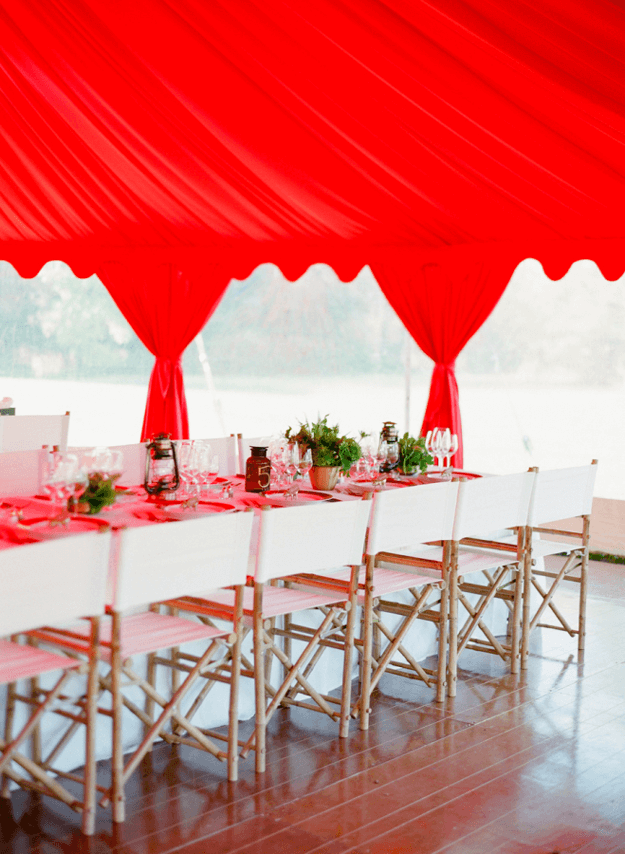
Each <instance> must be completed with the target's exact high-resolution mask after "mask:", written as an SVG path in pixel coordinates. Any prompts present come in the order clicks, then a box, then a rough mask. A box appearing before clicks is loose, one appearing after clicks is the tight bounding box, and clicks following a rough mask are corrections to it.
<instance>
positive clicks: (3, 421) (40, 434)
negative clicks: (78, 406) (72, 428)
mask: <svg viewBox="0 0 625 854" xmlns="http://www.w3.org/2000/svg"><path fill="white" fill-rule="evenodd" d="M68 431H69V412H66V413H65V414H64V415H3V416H0V451H2V453H5V452H6V451H35V450H40V449H41V446H42V445H58V446H59V448H60V450H61V451H66V450H67V434H68Z"/></svg>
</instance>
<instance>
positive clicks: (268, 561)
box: [254, 501, 371, 583]
mask: <svg viewBox="0 0 625 854" xmlns="http://www.w3.org/2000/svg"><path fill="white" fill-rule="evenodd" d="M370 510H371V502H370V501H341V502H336V503H334V502H321V501H320V502H316V503H314V504H313V503H311V504H305V505H302V506H299V507H285V508H280V509H278V510H276V509H267V510H263V512H262V513H261V520H260V534H259V540H258V549H257V553H256V572H255V576H254V577H255V579H256V581H258V582H261V583H263V582H265V581H270V580H271V579H272V578H282V577H283V576H285V575H292V574H293V573H295V572H297V573H308V572H314V573H318V574H325V572H326V571H328V570H332V569H336V568H337V567H342V566H357V565H359V564H360V563H361V562H362V556H363V551H364V545H365V534H366V530H367V523H368V521H369V513H370Z"/></svg>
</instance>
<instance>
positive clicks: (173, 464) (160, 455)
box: [143, 433, 180, 498]
mask: <svg viewBox="0 0 625 854" xmlns="http://www.w3.org/2000/svg"><path fill="white" fill-rule="evenodd" d="M143 486H144V487H145V491H146V492H148V493H149V494H150V495H161V494H162V493H167V492H171V493H173V492H175V491H176V490H177V489H178V487H179V486H180V474H179V472H178V460H177V459H176V448H175V445H174V443H173V442H172V440H171V438H170V436H169V434H165V433H159V434H158V436H152V439H151V440H150V441H149V442H148V443H147V445H146V455H145V481H144V483H143ZM163 497H165V498H167V496H166V495H165V496H163Z"/></svg>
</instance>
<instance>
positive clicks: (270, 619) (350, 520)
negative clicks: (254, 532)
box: [177, 501, 371, 772]
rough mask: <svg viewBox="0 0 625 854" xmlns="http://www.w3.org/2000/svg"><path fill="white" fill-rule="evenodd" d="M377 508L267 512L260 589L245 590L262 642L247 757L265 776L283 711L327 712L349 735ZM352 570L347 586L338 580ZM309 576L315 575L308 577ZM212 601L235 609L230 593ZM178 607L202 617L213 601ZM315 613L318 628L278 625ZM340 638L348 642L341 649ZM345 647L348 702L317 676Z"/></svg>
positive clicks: (257, 645)
mask: <svg viewBox="0 0 625 854" xmlns="http://www.w3.org/2000/svg"><path fill="white" fill-rule="evenodd" d="M370 508H371V502H370V501H345V502H336V503H331V502H315V503H310V504H306V505H301V506H297V507H285V508H271V507H264V508H263V509H262V511H261V513H260V531H259V539H258V546H257V548H256V553H255V565H254V580H253V587H246V588H245V590H244V600H243V615H244V622H245V624H246V625H247V627H248V628H250V629H251V630H252V631H253V636H254V661H253V663H250V664H251V666H250V667H249V668H246V667H245V666H244V668H243V669H242V674H243V675H245V676H253V677H254V683H255V697H256V702H255V707H256V716H255V728H254V733H253V734H252V735H251V736H250V738H249V739H248V740H247V742H246V743H245V744H243V746H242V750H241V756H242V757H245V756H247V754H248V753H249V752H250V751H251V750H254V751H255V758H256V771H257V772H263V771H264V770H265V753H266V729H267V723H268V722H269V720H270V719H271V717H272V716H273V714H274V713H275V712H276V710H277V709H278V708H280V707H281V706H282V707H285V706H303V707H304V708H307V709H311V710H313V711H317V712H321V713H324V714H326V715H328V717H330V718H331V719H332V720H333V721H335V722H336V723H338V729H339V735H340V736H342V737H344V736H346V735H347V734H348V728H349V717H350V699H351V660H352V649H353V637H354V626H355V619H356V607H355V605H356V588H357V583H358V570H359V567H360V563H361V560H362V554H363V546H364V541H365V533H366V529H367V523H368V519H369V511H370ZM345 566H348V567H349V569H348V573H349V576H350V582H349V583H348V584H347V585H346V584H345V583H343V581H338V580H336V579H335V578H334V573H335V572H336V571H337V570H338V569H339V568H342V567H345ZM296 572H297V573H298V575H297V576H296V577H295V576H294V573H296ZM299 573H301V574H302V575H300V574H299ZM304 573H310V574H312V575H313V576H314V577H313V578H304V577H303V574H304ZM278 585H279V586H278ZM287 585H288V586H287ZM210 603H211V605H212V606H215V605H218V606H219V607H230V608H232V607H233V605H234V601H233V596H232V594H231V593H227V592H224V593H222V594H220V595H219V596H211V597H210ZM177 604H180V606H181V607H186V608H187V609H188V610H190V611H193V612H195V613H198V614H201V613H202V607H203V605H204V604H205V603H204V602H203V601H202V600H200V599H193V600H189V601H188V602H187V603H186V605H185V604H184V603H177ZM310 609H316V615H317V618H316V622H315V624H314V627H310V626H307V625H306V626H304V625H303V624H302V625H300V624H295V623H293V622H290V623H289V629H288V631H287V630H285V629H284V628H281V627H280V626H279V625H278V621H279V620H281V619H284V618H285V617H289V616H290V615H292V614H294V613H296V612H303V611H309V610H310ZM300 622H301V621H300ZM334 635H338V636H339V637H340V641H339V642H338V643H335V642H334V640H333V638H334ZM285 641H287V643H285ZM337 645H338V646H339V647H340V651H339V652H340V655H341V656H342V660H343V678H342V683H341V684H342V687H341V697H340V699H337V698H336V697H332V696H330V695H329V694H324V693H323V692H322V691H321V690H318V689H317V688H316V687H315V686H314V684H313V680H312V678H311V673H312V670H313V669H314V667H315V666H316V665H317V663H318V661H319V658H320V655H321V653H322V652H325V651H326V650H329V649H330V648H331V647H336V646H337ZM274 660H275V661H276V663H277V664H278V668H277V670H279V671H281V673H282V681H281V682H280V683H279V684H275V681H276V680H275V679H272V678H271V677H272V667H271V663H272V661H274Z"/></svg>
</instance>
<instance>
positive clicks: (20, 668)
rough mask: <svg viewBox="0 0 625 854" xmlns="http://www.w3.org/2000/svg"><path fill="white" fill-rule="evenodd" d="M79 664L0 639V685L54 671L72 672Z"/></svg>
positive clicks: (35, 648)
mask: <svg viewBox="0 0 625 854" xmlns="http://www.w3.org/2000/svg"><path fill="white" fill-rule="evenodd" d="M80 666H81V662H80V661H78V660H77V659H75V658H68V657H67V656H66V655H58V654H57V653H54V652H48V651H47V650H44V649H39V648H38V647H34V646H28V645H27V644H21V643H12V642H11V641H8V640H2V639H0V684H1V685H6V684H7V683H8V682H17V681H19V680H20V679H29V678H30V677H31V676H40V675H42V674H43V673H50V672H51V671H54V670H73V669H76V668H78V667H80Z"/></svg>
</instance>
